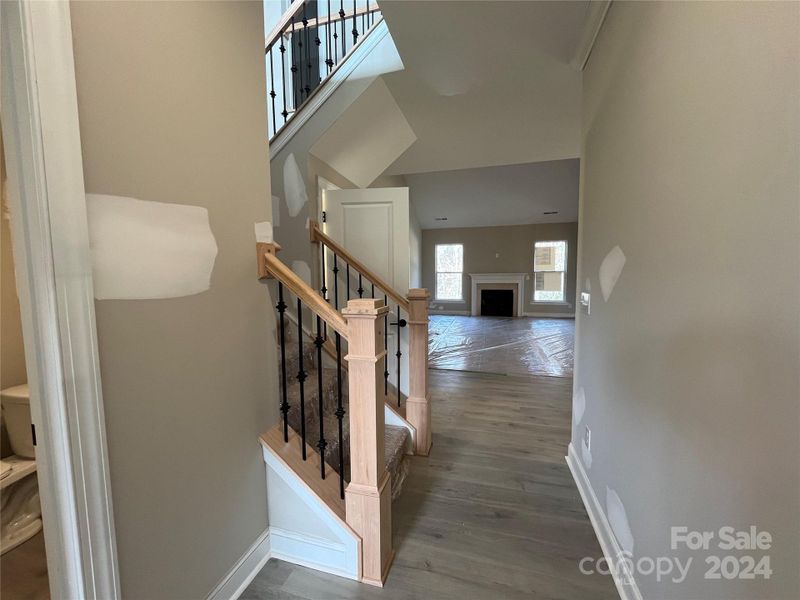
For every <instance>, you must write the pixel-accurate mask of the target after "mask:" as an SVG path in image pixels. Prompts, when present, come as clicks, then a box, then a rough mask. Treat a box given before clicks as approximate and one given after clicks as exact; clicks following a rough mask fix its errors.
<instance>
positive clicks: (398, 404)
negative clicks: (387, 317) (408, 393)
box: [395, 304, 403, 408]
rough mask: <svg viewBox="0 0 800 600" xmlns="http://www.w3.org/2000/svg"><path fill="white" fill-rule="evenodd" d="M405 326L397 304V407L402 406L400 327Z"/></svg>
mask: <svg viewBox="0 0 800 600" xmlns="http://www.w3.org/2000/svg"><path fill="white" fill-rule="evenodd" d="M402 326H403V320H402V319H401V318H400V305H399V304H398V305H397V353H395V356H396V357H397V407H398V408H400V357H401V356H403V353H402V352H401V351H400V328H401V327H402Z"/></svg>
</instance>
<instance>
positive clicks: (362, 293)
mask: <svg viewBox="0 0 800 600" xmlns="http://www.w3.org/2000/svg"><path fill="white" fill-rule="evenodd" d="M356 291H357V292H358V297H359V298H363V297H364V286H363V285H362V284H361V273H360V272H359V273H358V289H357V290H356Z"/></svg>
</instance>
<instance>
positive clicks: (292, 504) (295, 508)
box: [262, 447, 361, 581]
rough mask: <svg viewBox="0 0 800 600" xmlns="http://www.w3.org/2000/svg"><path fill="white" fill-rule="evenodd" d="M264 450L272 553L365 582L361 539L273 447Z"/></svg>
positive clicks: (291, 561) (297, 562)
mask: <svg viewBox="0 0 800 600" xmlns="http://www.w3.org/2000/svg"><path fill="white" fill-rule="evenodd" d="M262 449H263V454H264V463H265V464H266V469H267V506H268V511H269V523H270V527H269V530H270V553H271V556H273V557H275V558H279V559H281V560H285V561H286V562H290V563H294V564H297V565H301V566H304V567H309V568H312V569H316V570H318V571H323V572H325V573H331V574H333V575H339V576H340V577H346V578H348V579H354V580H356V581H360V580H361V538H360V537H359V536H358V534H356V533H355V532H354V531H353V530H352V529H351V528H350V527H349V526H348V525H347V523H345V522H344V521H343V520H342V519H340V518H339V517H338V516H337V515H336V514H335V513H334V512H333V511H332V510H331V509H330V508H329V507H328V505H327V504H325V503H324V502H323V501H322V500H321V499H319V498H318V497H317V496H316V494H314V493H313V492H312V491H311V489H310V488H309V487H308V485H307V484H306V483H305V482H304V481H303V480H302V479H301V478H300V477H298V475H297V474H296V473H295V472H294V471H293V470H292V469H290V468H289V467H288V466H287V465H286V463H284V462H283V460H282V459H281V458H280V457H279V456H277V455H276V454H275V453H274V452H273V451H272V449H270V448H268V447H262ZM270 488H272V489H270ZM310 531H314V532H315V534H320V533H324V534H326V536H325V537H322V536H321V535H314V534H311V533H310Z"/></svg>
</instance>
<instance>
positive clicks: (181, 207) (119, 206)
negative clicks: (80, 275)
mask: <svg viewBox="0 0 800 600" xmlns="http://www.w3.org/2000/svg"><path fill="white" fill-rule="evenodd" d="M86 209H87V216H88V220H89V243H90V245H91V251H92V274H93V278H94V296H95V298H96V299H98V300H112V299H116V300H144V299H158V298H178V297H180V296H191V295H193V294H199V293H200V292H204V291H206V290H207V289H209V287H210V286H211V272H212V271H213V269H214V261H215V260H216V257H217V242H216V240H215V239H214V234H213V233H211V227H210V226H209V222H208V210H206V209H205V208H203V207H201V206H189V205H185V204H170V203H166V202H152V201H148V200H138V199H136V198H126V197H123V196H112V195H107V194H87V195H86Z"/></svg>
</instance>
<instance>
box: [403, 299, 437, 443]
mask: <svg viewBox="0 0 800 600" xmlns="http://www.w3.org/2000/svg"><path fill="white" fill-rule="evenodd" d="M429 298H430V296H429V294H428V290H426V289H419V288H412V289H410V290H408V305H409V307H408V313H409V318H408V327H409V332H408V354H409V357H408V363H409V365H408V368H409V371H408V382H409V384H408V385H409V390H408V399H407V400H406V419H407V420H408V422H409V423H411V424H412V425H413V426H414V427H416V429H417V440H416V447H415V448H414V453H415V454H420V455H422V456H427V455H428V453H429V452H430V449H431V400H430V394H429V393H428V300H429Z"/></svg>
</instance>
